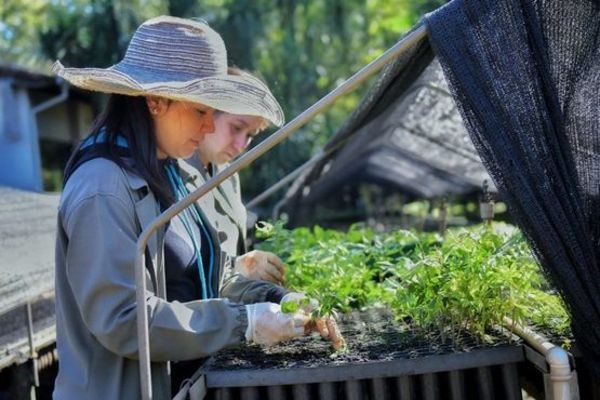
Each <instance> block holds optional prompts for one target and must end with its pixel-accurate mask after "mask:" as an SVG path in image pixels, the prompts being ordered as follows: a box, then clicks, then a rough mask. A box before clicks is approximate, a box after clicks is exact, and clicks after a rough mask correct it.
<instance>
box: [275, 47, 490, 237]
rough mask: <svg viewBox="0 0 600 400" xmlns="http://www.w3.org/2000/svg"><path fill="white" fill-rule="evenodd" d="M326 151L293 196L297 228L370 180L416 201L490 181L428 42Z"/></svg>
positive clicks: (394, 71) (388, 77) (390, 75)
mask: <svg viewBox="0 0 600 400" xmlns="http://www.w3.org/2000/svg"><path fill="white" fill-rule="evenodd" d="M324 152H326V153H328V154H327V156H326V157H324V158H323V159H322V160H321V161H320V162H318V163H316V164H315V165H314V166H313V167H311V168H310V170H308V171H307V172H305V173H304V174H303V175H302V176H301V177H300V178H299V179H298V180H297V181H296V182H295V183H294V185H293V186H292V187H291V188H290V190H289V191H288V193H287V194H286V199H285V205H284V207H283V210H284V211H286V212H287V213H288V214H289V216H290V223H291V224H292V225H296V224H298V223H306V222H308V221H311V220H312V219H311V218H308V216H311V215H314V214H315V213H314V212H313V211H314V209H315V207H317V206H318V205H319V204H321V203H322V202H323V201H326V200H327V199H328V198H331V197H332V196H333V197H335V196H339V193H340V192H341V191H342V190H341V189H342V188H343V189H344V190H346V189H347V188H348V187H357V186H358V185H360V184H363V183H369V184H375V185H378V186H380V187H383V188H386V189H387V190H390V191H391V192H393V193H400V194H402V195H403V196H404V198H405V199H415V198H439V197H442V196H447V195H450V196H462V195H467V194H470V193H474V192H477V191H479V190H480V188H481V186H482V184H483V181H484V180H486V179H487V180H489V179H490V178H489V175H488V173H487V171H486V170H485V168H484V166H483V164H482V162H481V160H480V158H479V155H478V154H477V151H476V150H475V147H474V146H473V143H472V142H471V140H470V138H469V135H468V133H467V130H466V128H465V126H464V124H463V121H462V118H461V116H460V113H459V112H458V109H457V108H456V105H455V103H454V100H453V98H452V96H451V94H450V91H449V88H448V84H447V82H446V80H445V77H444V74H443V72H442V69H441V66H440V64H439V62H438V61H437V60H436V59H435V57H434V54H433V51H432V49H431V46H430V45H429V42H428V41H427V39H425V38H424V39H423V40H421V41H420V42H418V43H416V44H415V45H414V46H413V47H412V48H411V49H409V51H407V52H406V53H404V54H402V55H401V56H400V57H399V58H398V59H396V60H395V61H394V62H393V63H391V64H390V65H389V66H387V67H386V68H385V69H384V70H383V71H382V73H381V74H380V75H379V76H378V77H377V79H376V80H375V82H374V84H373V85H372V86H371V88H370V89H369V91H368V93H367V94H366V96H365V97H364V99H363V100H362V101H361V103H360V104H359V105H358V106H357V108H356V109H355V110H354V112H353V113H352V115H351V116H350V117H349V118H348V119H347V120H346V121H345V123H344V124H343V125H342V126H341V127H340V129H339V130H338V132H337V133H336V134H335V135H334V137H333V138H332V139H331V140H330V141H329V142H328V143H327V145H326V146H325V148H324Z"/></svg>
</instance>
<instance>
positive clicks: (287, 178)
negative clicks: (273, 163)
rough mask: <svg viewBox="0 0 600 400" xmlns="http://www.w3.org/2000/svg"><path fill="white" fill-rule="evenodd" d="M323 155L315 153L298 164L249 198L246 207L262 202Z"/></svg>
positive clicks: (319, 159)
mask: <svg viewBox="0 0 600 400" xmlns="http://www.w3.org/2000/svg"><path fill="white" fill-rule="evenodd" d="M325 155H327V153H323V152H320V153H318V154H316V155H315V156H314V157H313V158H311V159H310V160H308V161H307V162H305V163H304V164H302V165H301V166H299V167H298V168H296V169H295V170H293V171H292V172H290V173H289V174H288V175H286V176H285V177H284V178H283V179H281V180H280V181H279V182H277V183H276V184H275V185H273V186H271V187H270V188H268V189H267V190H265V191H264V192H262V193H261V194H259V195H258V196H256V197H255V198H253V199H252V200H250V201H249V202H248V204H246V207H247V208H252V207H254V206H256V205H257V204H259V203H262V202H263V201H264V200H265V199H268V198H269V197H271V196H272V195H273V194H274V193H276V192H277V191H278V190H279V189H281V188H283V187H284V186H285V185H287V184H288V183H289V182H291V181H293V180H294V179H296V177H297V176H298V175H300V174H301V173H302V171H304V170H305V169H306V168H308V167H310V166H312V165H314V164H316V163H317V162H319V161H321V160H322V159H323V157H324V156H325Z"/></svg>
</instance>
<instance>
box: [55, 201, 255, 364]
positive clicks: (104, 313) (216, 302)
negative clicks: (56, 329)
mask: <svg viewBox="0 0 600 400" xmlns="http://www.w3.org/2000/svg"><path fill="white" fill-rule="evenodd" d="M69 211H70V212H69V213H68V214H67V215H65V218H64V224H63V226H64V228H65V232H66V234H67V236H68V241H69V243H68V249H67V255H66V272H67V279H68V282H69V285H70V287H71V290H72V291H73V294H74V296H75V299H76V301H77V306H78V308H79V310H80V312H81V316H82V318H83V321H84V323H85V324H86V326H87V328H88V329H89V332H90V333H91V334H92V335H93V336H94V337H95V338H96V339H97V340H98V341H99V342H100V343H101V344H102V345H103V346H104V347H106V348H107V349H109V350H110V351H112V352H114V353H116V354H119V355H121V356H123V357H128V358H137V355H138V344H137V335H136V314H137V313H136V300H135V276H134V258H135V251H136V240H137V234H136V229H135V216H134V212H133V205H128V203H127V202H125V201H123V200H122V199H120V198H118V197H116V196H114V195H111V194H96V195H93V196H91V197H88V198H86V199H84V200H82V201H80V202H79V203H78V204H77V205H76V206H75V207H73V208H72V209H71V210H69ZM146 274H147V281H149V280H150V275H149V272H148V271H146ZM147 300H148V306H147V307H148V316H149V331H150V357H151V359H152V360H153V361H166V360H188V359H195V358H200V357H204V356H207V355H210V354H213V353H215V352H216V351H218V350H220V349H222V348H223V347H226V346H230V345H234V344H237V343H240V342H241V341H242V340H243V337H244V333H245V330H246V326H247V315H246V310H245V307H244V306H241V305H236V304H231V303H230V302H229V301H228V300H225V299H211V300H199V301H194V302H189V303H178V302H167V301H165V300H162V299H160V298H159V297H157V296H155V295H154V294H153V293H151V292H150V291H148V292H147Z"/></svg>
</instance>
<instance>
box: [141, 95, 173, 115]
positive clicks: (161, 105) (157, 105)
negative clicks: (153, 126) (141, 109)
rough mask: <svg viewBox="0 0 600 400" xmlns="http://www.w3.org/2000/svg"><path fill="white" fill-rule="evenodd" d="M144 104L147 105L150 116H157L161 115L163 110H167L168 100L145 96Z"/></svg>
mask: <svg viewBox="0 0 600 400" xmlns="http://www.w3.org/2000/svg"><path fill="white" fill-rule="evenodd" d="M146 104H147V105H148V110H149V111H150V114H151V115H152V116H155V117H159V116H161V115H163V114H164V113H165V111H167V108H168V106H169V101H168V100H167V99H164V98H162V97H156V96H147V97H146Z"/></svg>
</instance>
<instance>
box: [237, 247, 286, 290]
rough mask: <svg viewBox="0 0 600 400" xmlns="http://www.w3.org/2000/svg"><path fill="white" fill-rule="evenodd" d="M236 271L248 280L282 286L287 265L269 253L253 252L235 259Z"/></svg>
mask: <svg viewBox="0 0 600 400" xmlns="http://www.w3.org/2000/svg"><path fill="white" fill-rule="evenodd" d="M234 271H235V272H237V273H239V274H242V275H243V276H245V277H246V278H248V279H256V280H263V281H268V282H273V283H276V284H279V285H282V284H283V282H284V280H285V264H284V263H283V261H281V259H280V258H279V257H277V256H276V255H275V254H273V253H270V252H268V251H262V250H253V251H250V252H248V253H246V254H243V255H241V256H239V257H237V258H236V259H235V267H234Z"/></svg>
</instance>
